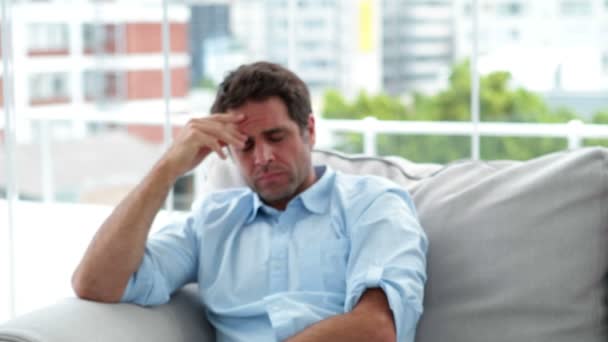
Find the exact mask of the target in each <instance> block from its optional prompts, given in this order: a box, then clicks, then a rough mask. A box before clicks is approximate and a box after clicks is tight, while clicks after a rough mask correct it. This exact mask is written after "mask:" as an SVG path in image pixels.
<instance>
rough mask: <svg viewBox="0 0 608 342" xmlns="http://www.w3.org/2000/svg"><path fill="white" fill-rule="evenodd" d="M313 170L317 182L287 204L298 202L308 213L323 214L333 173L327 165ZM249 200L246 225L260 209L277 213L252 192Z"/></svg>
mask: <svg viewBox="0 0 608 342" xmlns="http://www.w3.org/2000/svg"><path fill="white" fill-rule="evenodd" d="M314 169H315V173H316V175H317V180H316V181H315V182H314V183H313V184H312V185H311V186H310V187H309V188H308V189H306V190H304V191H303V192H302V193H300V194H299V195H298V196H296V197H294V198H293V199H292V200H291V201H290V202H289V204H292V202H294V201H300V202H301V203H302V204H303V206H304V207H305V208H306V209H308V210H309V211H311V212H313V213H315V214H323V213H326V212H327V210H328V209H329V205H328V204H329V199H330V196H329V195H330V192H331V189H332V185H333V183H334V178H335V171H334V170H333V169H332V168H331V167H329V166H327V165H323V166H315V168H314ZM251 200H252V207H251V213H250V215H249V217H248V218H247V220H246V223H251V221H253V219H254V218H255V217H256V216H257V215H258V213H259V211H260V209H261V210H263V211H264V212H266V213H267V214H270V215H273V214H277V213H279V211H278V210H276V209H274V208H272V207H270V206H268V205H266V204H264V202H263V201H262V199H260V196H258V194H257V193H255V192H253V191H252V192H251ZM289 204H288V205H289Z"/></svg>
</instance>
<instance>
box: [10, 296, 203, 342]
mask: <svg viewBox="0 0 608 342" xmlns="http://www.w3.org/2000/svg"><path fill="white" fill-rule="evenodd" d="M0 341H2V342H60V341H63V342H76V341H116V342H122V341H124V342H128V341H158V342H161V341H163V342H165V341H180V342H181V341H183V342H186V341H201V342H211V341H215V334H214V331H213V329H212V327H211V326H210V325H209V323H208V322H207V320H206V319H205V313H204V309H203V306H202V305H201V304H200V301H199V299H198V295H197V288H196V285H189V286H186V287H185V288H183V289H181V290H180V291H178V292H177V293H176V294H175V295H174V296H173V297H172V298H171V301H170V302H169V303H167V304H165V305H161V306H158V307H153V308H143V307H140V306H137V305H133V304H103V303H96V302H90V301H85V300H80V299H75V298H70V299H65V300H63V301H61V302H59V303H57V304H55V305H52V306H50V307H47V308H45V309H41V310H38V311H36V312H33V313H30V314H27V315H24V316H22V317H18V318H16V319H14V320H12V321H9V322H7V323H6V324H4V325H1V326H0Z"/></svg>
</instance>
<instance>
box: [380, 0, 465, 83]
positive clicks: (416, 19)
mask: <svg viewBox="0 0 608 342" xmlns="http://www.w3.org/2000/svg"><path fill="white" fill-rule="evenodd" d="M382 13H383V16H382V85H383V88H384V90H385V91H386V92H388V93H389V94H392V95H402V94H404V93H411V92H414V91H416V92H427V93H433V92H436V91H438V90H440V89H441V88H443V87H445V85H446V80H447V75H448V73H449V70H450V67H451V65H452V63H453V60H454V47H453V44H454V34H453V16H452V4H451V3H450V1H448V0H440V1H437V0H423V1H403V0H383V1H382Z"/></svg>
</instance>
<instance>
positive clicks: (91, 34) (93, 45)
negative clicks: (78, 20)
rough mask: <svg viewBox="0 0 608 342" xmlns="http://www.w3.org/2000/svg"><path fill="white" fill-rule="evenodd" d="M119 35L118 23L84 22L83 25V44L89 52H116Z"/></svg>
mask: <svg viewBox="0 0 608 342" xmlns="http://www.w3.org/2000/svg"><path fill="white" fill-rule="evenodd" d="M117 35H118V32H117V26H116V25H99V24H90V23H87V24H84V25H83V26H82V41H83V44H82V45H83V48H84V51H85V52H88V53H96V52H103V53H109V52H114V51H115V50H116V44H117Z"/></svg>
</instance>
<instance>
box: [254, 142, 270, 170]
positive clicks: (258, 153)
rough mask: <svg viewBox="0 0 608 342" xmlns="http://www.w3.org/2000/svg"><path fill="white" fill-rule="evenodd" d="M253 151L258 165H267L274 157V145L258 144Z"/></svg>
mask: <svg viewBox="0 0 608 342" xmlns="http://www.w3.org/2000/svg"><path fill="white" fill-rule="evenodd" d="M253 153H254V162H255V164H256V165H266V164H268V163H269V162H270V161H272V160H273V159H274V157H273V156H272V147H270V146H268V145H266V144H263V143H261V144H256V146H255V147H254V152H253Z"/></svg>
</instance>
